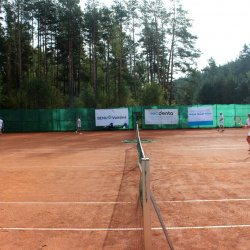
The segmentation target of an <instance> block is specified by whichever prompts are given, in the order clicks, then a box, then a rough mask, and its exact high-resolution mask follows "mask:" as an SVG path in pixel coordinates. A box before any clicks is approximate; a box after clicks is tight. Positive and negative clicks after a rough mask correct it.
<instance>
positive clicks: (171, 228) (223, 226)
mask: <svg viewBox="0 0 250 250" xmlns="http://www.w3.org/2000/svg"><path fill="white" fill-rule="evenodd" d="M239 227H250V225H221V226H197V227H166V229H168V230H176V229H178V230H182V229H213V228H239ZM152 229H153V230H160V229H161V230H162V228H161V227H153V228H152Z"/></svg>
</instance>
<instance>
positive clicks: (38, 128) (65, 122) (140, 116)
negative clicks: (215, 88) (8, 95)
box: [0, 104, 250, 132]
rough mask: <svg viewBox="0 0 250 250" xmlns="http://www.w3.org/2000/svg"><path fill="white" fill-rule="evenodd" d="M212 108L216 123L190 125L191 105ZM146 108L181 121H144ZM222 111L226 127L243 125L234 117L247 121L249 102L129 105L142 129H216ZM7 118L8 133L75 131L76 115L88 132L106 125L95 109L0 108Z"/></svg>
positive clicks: (132, 120) (131, 118) (132, 123)
mask: <svg viewBox="0 0 250 250" xmlns="http://www.w3.org/2000/svg"><path fill="white" fill-rule="evenodd" d="M206 106H212V107H213V125H209V126H205V125H204V126H192V127H189V126H188V107H206ZM145 109H178V116H179V124H159V125H146V124H145ZM220 112H222V113H223V116H224V127H226V128H232V127H240V125H238V124H235V122H234V116H235V115H239V116H240V117H241V118H242V123H243V124H245V122H246V119H247V118H248V113H249V112H250V105H249V104H246V105H243V104H229V105H193V106H136V107H128V115H129V124H128V125H129V129H136V123H137V122H138V123H139V127H140V128H142V129H187V128H216V127H218V126H219V117H220ZM0 116H1V117H2V119H3V120H4V125H5V126H4V127H5V132H50V131H52V132H54V131H75V130H76V129H77V123H76V120H77V117H78V116H81V120H82V128H83V130H85V131H100V130H104V128H103V127H100V126H99V127H96V126H95V109H94V108H90V109H86V108H71V109H48V110H47V109H15V110H12V109H5V110H3V109H2V110H0Z"/></svg>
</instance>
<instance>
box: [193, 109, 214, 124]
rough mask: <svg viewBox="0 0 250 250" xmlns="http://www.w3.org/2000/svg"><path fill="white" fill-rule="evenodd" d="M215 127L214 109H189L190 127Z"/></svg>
mask: <svg viewBox="0 0 250 250" xmlns="http://www.w3.org/2000/svg"><path fill="white" fill-rule="evenodd" d="M198 125H213V107H190V108H188V126H198Z"/></svg>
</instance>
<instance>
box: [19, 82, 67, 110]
mask: <svg viewBox="0 0 250 250" xmlns="http://www.w3.org/2000/svg"><path fill="white" fill-rule="evenodd" d="M23 96H24V105H23V106H25V107H26V108H31V109H38V108H44V109H45V108H59V107H63V106H64V105H63V98H62V95H61V94H60V92H59V91H58V90H57V89H56V88H55V87H54V86H51V85H50V84H49V83H48V82H47V81H45V80H44V79H37V78H35V79H34V80H31V81H27V82H26V83H25V84H24V90H23Z"/></svg>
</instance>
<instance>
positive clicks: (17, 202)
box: [0, 198, 250, 204]
mask: <svg viewBox="0 0 250 250" xmlns="http://www.w3.org/2000/svg"><path fill="white" fill-rule="evenodd" d="M231 201H250V198H249V199H248V198H246V199H219V200H183V201H180V200H179V201H156V202H157V203H190V202H231ZM133 203H136V202H131V201H0V204H133Z"/></svg>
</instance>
